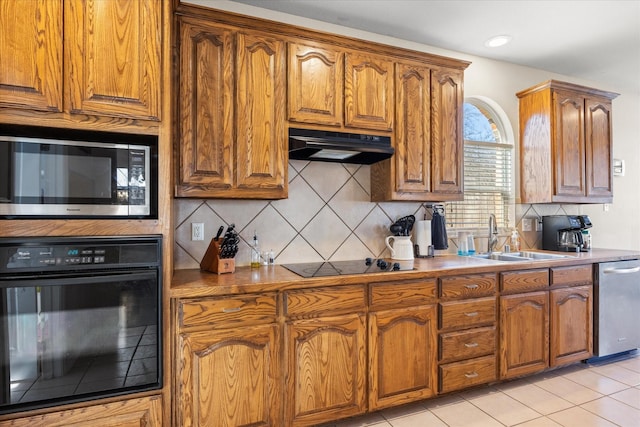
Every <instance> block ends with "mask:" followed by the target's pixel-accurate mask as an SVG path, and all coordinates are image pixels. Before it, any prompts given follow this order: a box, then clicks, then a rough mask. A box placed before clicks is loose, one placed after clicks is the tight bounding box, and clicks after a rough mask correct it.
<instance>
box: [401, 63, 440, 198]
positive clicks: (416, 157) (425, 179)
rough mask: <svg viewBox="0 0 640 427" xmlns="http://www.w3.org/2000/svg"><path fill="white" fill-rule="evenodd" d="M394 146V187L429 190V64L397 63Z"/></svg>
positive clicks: (406, 189)
mask: <svg viewBox="0 0 640 427" xmlns="http://www.w3.org/2000/svg"><path fill="white" fill-rule="evenodd" d="M394 148H395V150H396V152H395V156H394V159H395V161H394V162H395V164H394V165H395V173H394V175H395V177H396V186H395V191H396V192H402V193H404V192H412V193H418V194H422V195H423V196H424V195H425V193H429V192H430V191H431V70H430V69H429V68H426V67H418V66H411V65H405V64H396V124H395V145H394ZM392 160H393V159H392ZM392 171H393V168H392ZM392 173H393V172H392Z"/></svg>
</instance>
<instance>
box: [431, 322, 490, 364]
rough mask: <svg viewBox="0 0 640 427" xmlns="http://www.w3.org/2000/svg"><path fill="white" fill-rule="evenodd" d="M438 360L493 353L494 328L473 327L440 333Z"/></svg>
mask: <svg viewBox="0 0 640 427" xmlns="http://www.w3.org/2000/svg"><path fill="white" fill-rule="evenodd" d="M439 348H440V362H443V363H448V362H455V361H456V360H464V359H473V358H474V357H479V356H486V355H489V354H495V352H496V328H495V327H490V328H475V329H469V330H466V331H462V332H448V333H445V334H440V346H439Z"/></svg>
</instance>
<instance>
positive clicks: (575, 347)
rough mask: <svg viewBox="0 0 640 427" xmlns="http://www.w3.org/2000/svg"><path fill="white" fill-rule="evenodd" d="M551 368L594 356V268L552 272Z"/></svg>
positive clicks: (565, 269)
mask: <svg viewBox="0 0 640 427" xmlns="http://www.w3.org/2000/svg"><path fill="white" fill-rule="evenodd" d="M550 310H551V312H550V328H551V329H550V358H549V364H550V366H560V365H565V364H568V363H573V362H577V361H580V360H584V359H588V358H589V357H591V356H592V355H593V268H592V265H591V264H587V265H581V266H576V267H556V268H552V269H551V291H550Z"/></svg>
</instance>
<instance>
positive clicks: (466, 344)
mask: <svg viewBox="0 0 640 427" xmlns="http://www.w3.org/2000/svg"><path fill="white" fill-rule="evenodd" d="M464 346H465V347H467V348H473V347H477V346H478V343H477V342H468V343H465V344H464Z"/></svg>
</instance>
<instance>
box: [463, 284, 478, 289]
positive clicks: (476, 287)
mask: <svg viewBox="0 0 640 427" xmlns="http://www.w3.org/2000/svg"><path fill="white" fill-rule="evenodd" d="M464 287H465V288H467V289H478V288H479V287H480V286H478V285H464Z"/></svg>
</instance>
